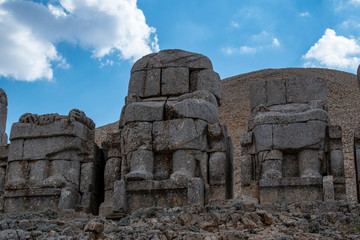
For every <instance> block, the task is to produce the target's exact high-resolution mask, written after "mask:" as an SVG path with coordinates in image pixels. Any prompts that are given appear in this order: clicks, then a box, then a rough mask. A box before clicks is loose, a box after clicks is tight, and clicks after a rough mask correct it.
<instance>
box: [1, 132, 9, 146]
mask: <svg viewBox="0 0 360 240" xmlns="http://www.w3.org/2000/svg"><path fill="white" fill-rule="evenodd" d="M7 142H8V136H7V134H6V133H5V132H0V146H5V145H6V144H7Z"/></svg>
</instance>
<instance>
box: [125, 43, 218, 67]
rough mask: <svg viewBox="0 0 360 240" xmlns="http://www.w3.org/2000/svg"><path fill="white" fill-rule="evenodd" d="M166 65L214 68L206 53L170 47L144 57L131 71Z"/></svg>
mask: <svg viewBox="0 0 360 240" xmlns="http://www.w3.org/2000/svg"><path fill="white" fill-rule="evenodd" d="M166 67H187V68H191V69H212V64H211V61H210V59H209V58H207V57H205V56H204V55H201V54H197V53H192V52H187V51H182V50H178V49H168V50H163V51H160V52H158V53H153V54H149V55H146V56H144V57H142V58H141V59H140V60H138V61H137V62H136V63H135V64H134V65H133V67H132V69H131V73H134V72H136V71H140V70H147V69H154V68H166Z"/></svg>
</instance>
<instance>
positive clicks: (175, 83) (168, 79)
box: [161, 67, 190, 95]
mask: <svg viewBox="0 0 360 240" xmlns="http://www.w3.org/2000/svg"><path fill="white" fill-rule="evenodd" d="M189 76H190V73H189V68H184V67H169V68H164V69H163V70H162V75H161V95H181V94H184V93H188V92H189V84H190V82H189Z"/></svg>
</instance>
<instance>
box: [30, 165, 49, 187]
mask: <svg viewBox="0 0 360 240" xmlns="http://www.w3.org/2000/svg"><path fill="white" fill-rule="evenodd" d="M30 164H31V168H30V180H29V182H30V185H31V186H33V187H41V186H42V183H43V181H44V180H45V179H46V178H47V177H48V172H49V161H47V160H42V161H35V162H32V163H30Z"/></svg>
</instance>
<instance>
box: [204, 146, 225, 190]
mask: <svg viewBox="0 0 360 240" xmlns="http://www.w3.org/2000/svg"><path fill="white" fill-rule="evenodd" d="M227 170H228V162H227V157H226V153H224V152H214V153H211V154H210V157H209V179H210V182H209V183H210V185H221V184H225V181H226V176H227V173H228V172H227Z"/></svg>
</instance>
